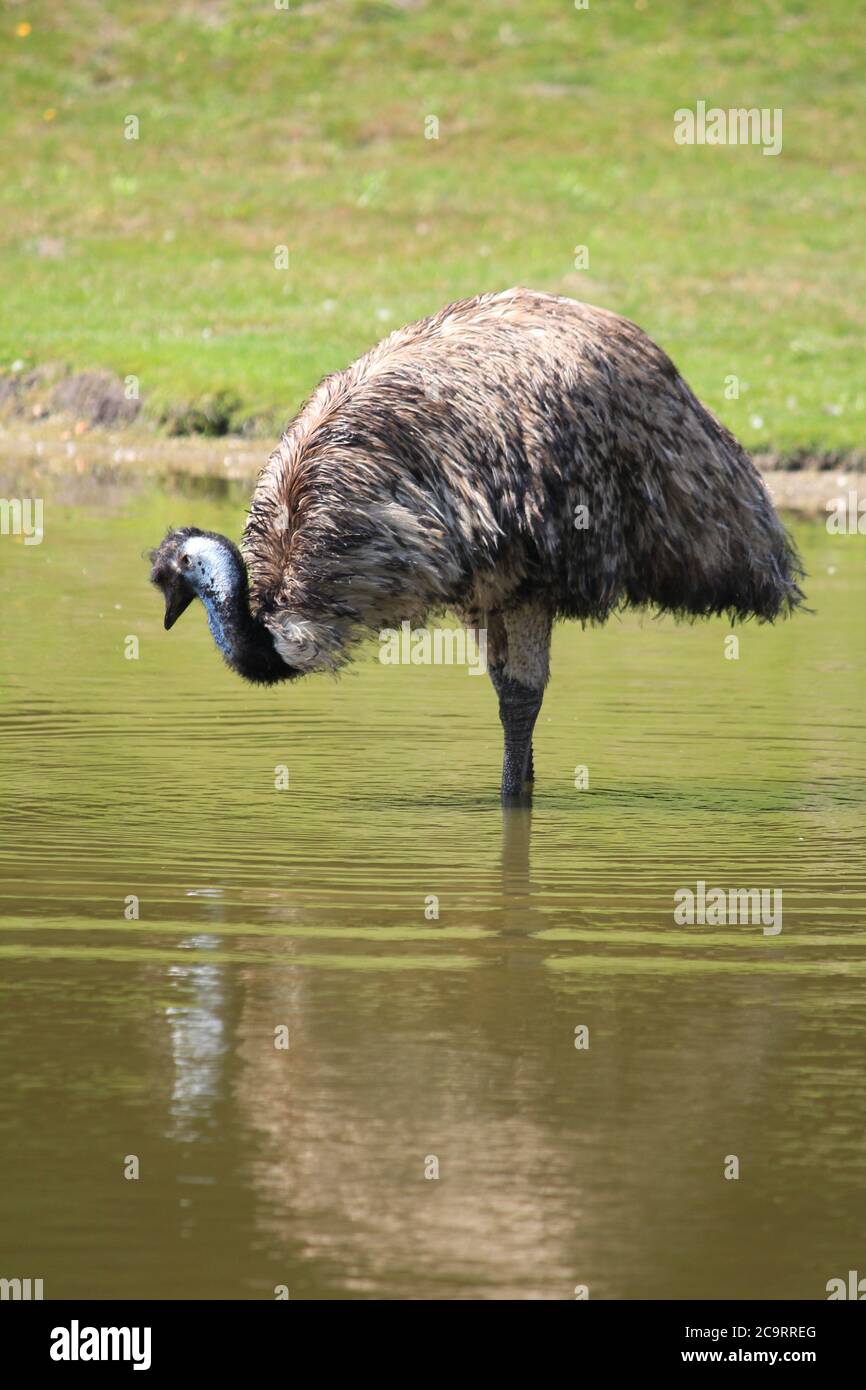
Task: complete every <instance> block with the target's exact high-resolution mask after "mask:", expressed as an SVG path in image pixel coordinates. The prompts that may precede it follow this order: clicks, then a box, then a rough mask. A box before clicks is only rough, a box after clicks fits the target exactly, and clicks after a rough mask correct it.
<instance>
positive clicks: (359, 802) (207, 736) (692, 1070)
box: [0, 488, 866, 1299]
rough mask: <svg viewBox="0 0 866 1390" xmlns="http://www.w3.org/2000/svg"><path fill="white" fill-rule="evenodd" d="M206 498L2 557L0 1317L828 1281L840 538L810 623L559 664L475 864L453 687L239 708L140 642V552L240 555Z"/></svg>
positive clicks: (89, 512) (321, 691) (678, 636)
mask: <svg viewBox="0 0 866 1390" xmlns="http://www.w3.org/2000/svg"><path fill="white" fill-rule="evenodd" d="M242 498H243V491H241V492H240V493H239V494H238V495H234V494H232V495H231V496H227V497H224V498H223V499H222V500H214V499H213V498H208V497H206V496H201V497H190V496H186V497H184V496H179V495H178V494H177V493H173V494H171V495H163V494H160V493H158V492H154V491H148V490H141V491H134V492H130V493H126V492H124V490H123V489H122V488H120V489H112V490H111V492H110V496H106V497H105V498H100V496H98V495H97V493H96V492H94V491H93V490H91V492H90V493H89V494H88V496H87V499H86V503H85V502H81V501H78V502H76V498H75V496H74V495H71V494H64V492H63V490H62V489H61V491H60V493H59V494H58V497H57V498H55V500H54V501H53V502H52V501H51V499H49V500H47V501H46V512H45V539H44V542H43V544H42V545H41V546H31V547H25V546H23V545H22V544H21V543H20V542H19V541H17V540H15V539H14V538H11V537H0V595H2V624H3V634H2V635H3V641H2V649H0V663H2V665H0V725H2V764H3V765H2V775H0V788H2V792H0V795H2V807H0V867H2V890H0V891H2V898H0V981H2V984H0V1047H2V1068H3V1070H2V1082H3V1084H2V1088H0V1155H2V1156H0V1275H2V1276H4V1277H13V1276H18V1277H31V1278H37V1277H39V1278H42V1279H43V1280H44V1288H45V1296H46V1297H47V1298H52V1297H57V1298H59V1297H78V1296H85V1297H88V1296H89V1297H96V1298H105V1297H111V1296H116V1297H122V1298H139V1297H159V1298H165V1297H170V1298H186V1297H196V1298H235V1297H240V1298H266V1299H269V1298H273V1297H274V1289H275V1287H276V1286H278V1285H285V1286H287V1287H288V1290H289V1293H290V1296H291V1297H292V1298H311V1297H315V1298H369V1297H391V1298H407V1297H408V1298H424V1297H430V1298H448V1299H450V1298H463V1297H469V1298H495V1297H508V1298H518V1299H523V1298H545V1299H547V1298H550V1299H570V1298H573V1297H574V1289H575V1286H576V1285H578V1284H585V1285H587V1286H588V1288H589V1293H590V1297H592V1298H645V1297H650V1298H678V1297H688V1296H697V1297H701V1298H720V1297H728V1296H730V1297H746V1298H762V1297H782V1298H822V1297H825V1296H826V1295H825V1285H826V1283H827V1280H828V1279H830V1278H833V1277H835V1276H837V1275H843V1276H844V1275H846V1274H847V1271H848V1270H849V1269H859V1270H860V1272H861V1274H866V1196H864V1179H863V1174H864V1160H866V1081H864V1071H866V1069H864V1036H866V1034H864V1025H866V1002H864V992H866V868H864V829H866V794H864V782H866V718H864V694H866V605H864V601H863V599H864V581H866V542H864V540H863V538H861V537H857V536H852V537H837V536H828V535H827V534H826V532H825V531H824V529H823V528H822V527H820V526H818V525H816V526H814V527H810V528H808V527H807V528H801V529H800V530H799V531H798V533H797V535H798V540H799V542H800V544H801V546H802V549H803V552H804V555H805V558H806V563H807V567H808V569H809V571H810V578H809V581H808V586H807V587H808V593H809V598H810V602H811V605H812V608H813V609H814V613H813V614H812V615H801V616H798V617H797V619H796V620H794V621H792V622H791V623H789V624H787V625H785V626H783V627H781V628H779V629H778V630H768V629H761V628H758V627H756V626H754V625H747V626H745V627H743V628H741V629H740V630H739V640H740V648H739V659H738V660H729V659H726V657H725V639H726V637H727V636H728V635H729V631H730V630H729V628H728V627H727V626H726V625H725V624H724V623H722V622H714V623H711V624H707V625H703V626H697V627H693V628H689V627H677V626H676V625H674V624H673V623H671V622H669V621H667V620H664V621H658V620H655V621H654V620H648V619H643V620H641V619H638V618H636V617H631V616H628V617H626V618H624V619H622V620H621V621H618V622H613V623H611V624H610V625H609V626H608V627H607V628H605V629H603V630H598V631H592V632H582V631H581V630H580V629H579V628H578V627H576V626H570V627H567V628H563V629H560V630H559V631H558V632H557V634H556V637H555V645H554V663H553V666H554V675H553V680H552V684H551V686H550V689H549V692H548V695H547V698H546V701H545V705H544V708H543V710H542V715H541V719H540V722H539V726H538V731H537V737H536V745H535V749H536V752H535V761H536V769H537V774H538V777H539V782H538V791H537V793H536V801H535V807H534V810H533V812H532V814H531V817H530V816H529V815H527V814H526V813H523V812H520V811H517V812H512V813H511V814H510V815H509V816H508V817H507V818H506V819H505V820H503V813H502V811H501V809H500V807H499V804H498V800H497V784H498V776H499V759H500V735H499V726H498V722H497V718H496V713H495V706H494V702H493V696H492V692H491V689H490V687H489V682H488V681H487V679H486V678H480V679H479V678H476V677H472V676H469V675H468V674H467V673H466V671H465V670H458V669H448V668H435V667H418V668H404V667H391V666H383V665H381V664H379V663H378V661H377V660H376V659H375V652H372V651H371V652H370V653H368V655H367V656H366V658H365V659H363V660H361V661H359V662H358V663H357V664H356V665H355V666H354V667H353V668H351V669H350V670H349V671H348V672H347V673H346V674H345V675H344V676H343V677H342V679H341V680H340V681H338V682H337V681H333V680H331V679H328V678H311V679H308V680H307V681H304V682H301V683H299V684H297V685H296V686H294V687H291V688H288V687H287V688H282V689H279V688H278V689H276V690H272V691H259V690H255V689H252V688H248V687H245V686H244V685H243V684H242V683H241V682H240V681H238V680H237V678H236V677H234V676H232V675H231V674H230V673H229V672H227V671H226V670H225V668H224V667H223V665H222V663H221V661H220V660H219V658H218V656H217V654H216V652H215V650H214V648H213V647H212V644H211V641H210V638H209V636H208V633H207V630H206V627H205V623H204V615H203V613H202V612H201V610H200V609H199V608H198V606H196V608H195V609H191V610H190V612H189V613H188V614H187V615H186V616H185V617H184V618H183V619H182V620H181V622H180V623H179V624H178V626H177V627H176V628H175V629H174V630H173V631H172V632H171V633H169V634H166V633H164V632H163V630H162V623H161V606H160V599H159V596H158V595H157V594H156V592H155V591H153V590H152V589H151V588H150V586H149V585H148V583H147V567H146V564H145V562H144V561H143V560H142V558H141V556H142V551H143V550H144V548H145V547H146V546H149V545H151V544H153V543H154V542H155V541H156V540H158V539H159V537H160V536H161V534H162V532H163V530H164V528H165V526H166V525H167V524H169V523H173V524H183V523H186V522H196V523H197V524H199V525H205V526H215V527H217V528H218V529H220V530H224V531H226V532H228V533H229V534H235V535H236V534H237V533H238V532H239V530H240V528H241V524H242V519H243V512H242ZM130 636H133V637H136V638H137V639H138V658H137V659H127V657H126V656H125V646H128V645H130V644H128V643H127V638H128V637H130ZM580 765H585V766H586V768H587V769H588V778H589V786H588V788H586V789H576V788H575V785H574V782H575V768H576V767H577V766H580ZM281 766H284V767H286V768H287V769H288V779H289V786H288V789H287V790H277V789H276V788H275V776H276V775H277V774H276V773H275V769H277V768H279V767H281ZM698 880H703V881H705V882H706V883H707V884H708V885H710V886H719V887H723V888H725V889H729V888H732V887H737V888H749V887H760V888H766V889H770V890H773V889H780V890H781V891H782V893H783V905H784V906H783V929H782V931H781V933H779V934H778V935H776V936H769V935H764V933H763V932H762V929H761V927H760V926H759V925H756V924H743V925H740V924H735V925H731V924H715V925H706V926H700V925H696V926H678V925H676V924H675V922H674V917H673V908H674V896H673V895H674V893H675V892H676V890H677V889H678V888H683V887H692V888H694V887H695V885H696V883H697V881H698ZM133 895H134V897H135V898H137V899H138V900H139V913H140V915H139V918H138V920H135V919H128V918H127V917H126V916H125V915H124V912H125V903H126V902H127V900H128V899H129V898H130V897H131V896H133ZM431 895H435V896H436V898H438V903H439V915H438V919H436V918H433V917H431V916H430V915H429V914H430V912H431V911H432V909H431V908H430V907H429V906H428V907H427V913H428V915H425V904H428V903H429V899H430V897H431ZM126 910H127V911H130V910H131V909H129V908H127V909H126ZM282 1025H285V1026H287V1028H288V1030H289V1031H288V1039H289V1047H288V1049H287V1050H281V1049H277V1048H276V1047H275V1045H274V1041H275V1030H276V1029H278V1028H280V1026H282ZM581 1025H583V1026H585V1027H587V1028H588V1029H589V1035H588V1036H589V1047H588V1049H577V1048H576V1047H575V1029H576V1028H579V1027H580V1026H581ZM131 1155H135V1156H136V1157H137V1159H138V1163H139V1177H138V1178H137V1180H136V1179H132V1180H130V1179H127V1178H126V1177H125V1176H124V1164H125V1161H126V1160H127V1157H128V1156H131ZM731 1155H735V1156H736V1157H737V1158H738V1160H739V1178H738V1179H736V1180H729V1179H726V1178H725V1166H726V1162H728V1156H731ZM434 1156H435V1158H436V1159H437V1160H438V1170H439V1176H438V1178H428V1177H425V1168H426V1170H427V1171H428V1172H429V1171H432V1170H433V1168H434V1165H433V1164H432V1162H431V1159H432V1157H434Z"/></svg>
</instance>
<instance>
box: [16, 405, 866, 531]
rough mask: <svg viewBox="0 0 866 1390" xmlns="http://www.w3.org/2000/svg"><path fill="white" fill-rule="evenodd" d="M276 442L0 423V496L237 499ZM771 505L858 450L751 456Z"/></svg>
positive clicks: (816, 506) (848, 475) (853, 479)
mask: <svg viewBox="0 0 866 1390" xmlns="http://www.w3.org/2000/svg"><path fill="white" fill-rule="evenodd" d="M275 443H276V436H271V437H270V438H266V437H262V438H248V437H244V436H240V435H230V434H227V435H221V436H219V437H216V438H214V437H212V436H211V437H209V436H205V435H184V436H172V435H167V434H164V433H162V432H160V431H159V430H156V429H154V428H152V427H148V426H145V425H143V424H136V425H133V426H131V427H128V428H118V429H107V428H90V427H88V426H84V425H82V422H80V421H79V422H69V421H66V422H63V421H38V422H35V423H34V424H32V425H28V424H25V423H24V422H22V421H19V420H16V421H14V422H11V423H9V424H7V425H2V424H0V496H10V495H15V494H16V493H17V492H20V491H22V490H23V485H24V484H25V483H26V484H27V486H28V487H32V485H33V484H34V482H38V481H40V480H41V481H44V483H45V484H46V485H47V486H52V490H54V491H56V492H59V493H60V495H61V496H62V497H63V498H64V500H66V499H68V500H69V501H73V500H75V501H86V500H87V499H88V497H89V496H105V495H110V494H112V493H115V492H116V493H120V494H125V493H128V492H129V491H130V490H134V489H135V488H136V487H137V486H141V485H142V484H143V483H146V482H154V483H159V484H161V485H163V486H165V487H167V488H169V489H170V490H174V491H178V492H179V493H193V494H195V493H198V494H200V495H201V494H207V495H211V496H226V497H227V496H231V495H234V494H235V493H237V495H238V497H239V498H240V499H243V498H244V494H245V490H249V489H250V488H251V487H252V484H253V483H254V481H255V479H256V476H257V475H258V472H259V469H260V468H261V467H262V465H263V464H264V462H265V460H266V459H267V457H268V454H269V452H270V451H271V449H272V448H273V447H274V445H275ZM754 459H755V463H756V464H757V465H758V467H759V468H760V470H761V472H762V474H763V476H764V478H765V479H766V482H767V486H768V487H769V489H770V492H771V494H772V496H773V500H774V502H775V504H776V506H777V507H778V508H779V509H780V510H782V511H787V512H792V513H795V514H799V515H803V516H812V517H815V516H823V515H825V514H826V512H827V509H828V503H830V502H831V500H832V499H833V498H836V497H839V496H840V495H844V494H845V493H846V492H847V491H848V490H852V489H858V488H859V489H860V490H862V488H863V485H864V481H863V480H864V472H866V451H859V450H852V451H850V452H849V453H847V454H844V455H839V454H838V453H832V452H827V453H824V454H821V453H816V452H814V451H810V450H798V451H796V452H794V453H792V454H788V455H780V454H755V455H754Z"/></svg>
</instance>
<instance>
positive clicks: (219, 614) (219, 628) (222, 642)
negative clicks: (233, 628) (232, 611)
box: [200, 590, 234, 661]
mask: <svg viewBox="0 0 866 1390" xmlns="http://www.w3.org/2000/svg"><path fill="white" fill-rule="evenodd" d="M200 597H201V601H202V603H203V604H204V606H205V612H206V613H207V625H208V627H209V628H210V630H211V635H212V637H213V640H214V641H215V642H216V644H217V646H218V647H219V649H220V651H221V652H222V654H223V656H224V657H225V658H226V660H227V661H228V660H230V659H231V658H232V656H233V655H234V643H233V642H232V640H231V638H230V637H229V633H228V631H227V623H226V620H227V617H228V614H227V612H226V608H225V606H224V605H223V606H219V605H217V603H216V602H215V600H214V596H213V594H212V593H211V592H210V590H208V591H207V592H206V593H204V594H202V595H200Z"/></svg>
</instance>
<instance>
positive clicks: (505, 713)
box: [491, 672, 544, 804]
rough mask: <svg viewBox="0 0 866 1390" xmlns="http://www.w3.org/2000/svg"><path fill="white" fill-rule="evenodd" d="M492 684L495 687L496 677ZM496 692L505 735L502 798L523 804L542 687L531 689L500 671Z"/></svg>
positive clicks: (529, 788)
mask: <svg viewBox="0 0 866 1390" xmlns="http://www.w3.org/2000/svg"><path fill="white" fill-rule="evenodd" d="M491 675H492V672H491ZM493 683H494V687H496V685H497V683H496V680H494V682H493ZM497 693H498V695H499V718H500V720H501V721H502V731H503V734H504V735H505V753H504V757H503V761H502V800H503V801H505V802H509V803H511V804H515V803H521V802H523V803H525V802H528V801H530V800H531V798H532V781H533V776H534V769H533V761H532V731H533V729H534V728H535V721H536V719H537V718H538V711H539V710H540V709H541V702H542V700H543V699H544V690H543V689H542V690H534V689H533V688H532V686H529V685H524V684H523V682H522V681H518V680H515V679H514V678H513V677H512V676H506V675H504V674H502V675H501V676H500V677H499V685H498V687H497Z"/></svg>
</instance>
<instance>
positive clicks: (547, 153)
mask: <svg viewBox="0 0 866 1390" xmlns="http://www.w3.org/2000/svg"><path fill="white" fill-rule="evenodd" d="M641 2H642V0H638V4H641ZM22 24H29V25H30V26H31V28H30V32H29V33H28V34H27V35H26V36H19V35H18V34H17V33H16V28H17V26H19V25H22ZM864 49H866V26H864V25H863V21H862V17H861V15H860V14H859V12H858V8H857V6H855V5H851V3H850V0H824V3H822V4H821V5H815V4H807V3H805V0H802V2H801V0H784V3H783V2H782V0H775V2H773V0H764V3H760V0H752V2H751V3H748V2H747V0H735V2H734V3H729V4H726V5H722V6H696V5H695V4H694V3H690V0H668V3H660V2H659V3H657V2H656V0H644V6H643V8H637V7H636V6H635V4H634V3H633V0H631V2H630V3H625V0H611V2H610V3H603V2H602V0H590V8H589V9H588V10H583V11H578V10H575V8H574V6H573V4H572V3H571V0H532V3H526V0H524V3H516V0H497V3H496V4H480V3H478V0H400V3H397V0H393V3H385V0H364V2H363V3H360V2H359V3H353V2H351V0H328V3H324V0H322V2H320V0H304V2H303V3H301V0H291V8H290V9H289V11H288V12H284V11H278V10H276V9H275V8H274V6H273V0H186V2H185V3H183V4H178V3H177V0H136V4H135V5H127V4H121V3H120V0H113V3H101V4H100V3H97V0H63V4H62V5H57V4H56V3H54V0H34V2H33V3H29V0H18V3H8V4H7V5H6V6H5V8H4V10H3V12H2V17H0V71H2V77H0V87H2V91H0V113H2V114H0V122H2V130H0V138H2V148H3V154H4V164H5V178H4V180H3V183H2V189H0V199H2V218H0V263H2V282H3V314H2V321H0V370H4V369H8V368H9V367H10V366H11V364H12V363H13V362H14V361H16V360H19V361H23V362H24V363H26V364H27V365H32V364H37V365H38V364H42V363H45V362H48V361H52V362H58V361H59V362H63V363H67V364H69V365H70V366H71V367H73V368H76V369H80V368H85V367H92V366H104V367H108V368H110V369H112V370H113V371H115V372H117V373H118V374H119V375H120V376H121V377H125V376H127V375H128V374H131V373H133V374H135V375H137V376H138V377H139V379H140V383H141V391H142V396H143V398H144V399H145V402H146V408H147V411H148V413H149V414H150V415H151V416H152V417H153V418H160V417H161V416H163V415H164V414H165V413H166V412H167V411H169V410H170V409H177V408H180V407H182V406H184V405H186V404H188V403H189V402H194V401H196V400H198V399H200V398H206V397H210V396H213V395H214V394H215V393H220V392H223V393H225V395H226V399H227V400H228V402H229V413H230V416H231V419H232V422H233V423H234V424H237V423H240V422H241V421H242V420H243V419H244V418H246V417H249V416H263V417H265V419H266V420H269V421H271V422H277V423H282V422H283V421H284V420H285V419H286V418H288V416H289V415H290V414H291V413H292V412H293V411H294V410H295V408H296V407H297V405H298V404H299V403H300V401H301V400H302V399H303V398H304V397H305V396H306V395H307V394H308V392H309V391H310V389H311V388H312V387H313V386H314V385H315V383H316V382H317V381H318V379H319V378H320V377H321V376H322V375H323V374H324V373H325V372H327V371H331V370H334V369H336V368H339V367H341V366H343V365H345V364H346V363H347V362H348V361H349V360H350V359H351V358H352V357H353V356H355V355H357V354H358V353H360V352H362V351H363V350H364V349H365V348H367V347H368V346H369V345H371V344H372V343H373V342H374V341H376V340H377V339H378V338H379V337H381V336H383V334H384V333H385V332H387V331H388V330H390V329H391V328H394V327H396V326H398V325H399V324H401V323H403V322H406V321H408V320H411V319H413V318H416V317H419V316H420V315H423V314H425V313H428V312H431V311H432V310H434V309H436V308H437V307H439V306H440V305H441V304H443V303H445V302H447V301H448V300H450V299H453V298H456V297H458V296H461V295H464V294H473V293H476V292H477V291H479V290H482V289H497V288H503V287H505V286H507V285H510V284H514V283H524V284H529V285H533V286H537V287H539V288H544V289H549V290H553V291H556V292H560V293H565V294H570V295H574V296H575V297H578V298H585V299H587V300H590V301H592V302H595V303H600V304H605V305H607V306H608V307H610V308H613V309H615V310H617V311H618V312H620V313H623V314H625V315H627V316H628V317H630V318H634V319H636V320H637V321H638V322H639V323H641V324H642V325H643V327H645V328H646V329H647V331H648V332H649V333H651V334H652V336H653V337H655V338H656V339H657V340H658V341H659V342H661V343H662V345H663V346H664V347H665V348H666V349H667V350H668V351H669V352H670V353H671V355H672V356H673V358H674V360H675V361H676V362H677V364H678V365H679V366H680V368H681V370H682V371H683V372H684V374H685V375H686V377H687V379H688V380H689V381H690V383H691V384H692V386H693V387H694V388H695V390H696V391H697V392H698V394H699V395H700V396H702V397H703V398H704V399H705V400H706V401H707V402H708V403H709V404H710V405H711V406H712V407H713V408H714V409H715V410H716V411H717V412H718V413H719V414H720V415H721V416H722V418H723V419H724V420H725V422H726V423H727V424H728V425H729V426H730V427H731V428H732V429H733V430H734V431H735V432H736V433H738V434H739V435H740V436H741V437H742V438H743V439H744V441H745V442H746V443H747V444H748V445H750V446H751V447H752V448H761V447H768V448H779V449H792V448H796V447H798V446H811V447H815V448H819V449H828V448H846V447H850V446H856V445H859V444H862V442H863V437H864V417H866V387H864V383H863V378H862V362H863V346H864V323H866V283H864V282H866V271H864V258H863V254H862V237H863V221H864V202H866V199H864V188H866V180H864V167H863V158H862V144H863V142H862V112H863V107H864V80H863V73H864V70H866V61H864V60H866V53H864ZM700 98H703V99H704V100H706V101H707V102H708V104H710V105H713V104H715V105H720V106H723V107H728V106H758V107H770V108H774V107H781V108H782V110H783V113H784V127H783V129H784V145H783V150H782V153H781V154H780V155H779V156H778V157H777V158H769V157H766V156H764V155H763V154H762V153H761V150H760V148H758V147H749V146H747V147H742V146H733V147H710V146H692V147H680V146H677V145H675V144H674V141H673V113H674V111H675V110H676V109H677V108H679V107H683V106H686V107H694V105H695V103H696V101H697V100H698V99H700ZM51 112H53V113H55V114H53V116H52V115H50V113H51ZM128 115H135V116H137V117H138V118H139V121H140V138H139V139H138V140H126V139H124V138H123V123H124V118H125V117H126V116H128ZM430 115H435V116H436V117H438V119H439V122H440V138H439V139H438V140H427V139H425V138H424V123H425V118H426V117H428V116H430ZM46 238H50V239H52V240H51V242H50V244H49V245H48V246H47V247H46V244H45V239H46ZM57 242H59V243H60V245H59V246H58V245H57V244H56V243H57ZM578 244H585V245H587V246H588V247H589V253H590V265H589V269H588V270H575V268H574V247H575V246H576V245H578ZM279 245H286V246H287V247H288V248H289V260H290V264H289V269H288V270H277V269H275V266H274V249H275V247H277V246H279ZM46 249H47V250H48V252H49V254H48V255H46V254H45V251H46ZM730 375H735V376H737V377H738V378H739V380H740V397H739V399H737V400H728V399H726V398H725V379H726V377H728V376H730Z"/></svg>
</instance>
